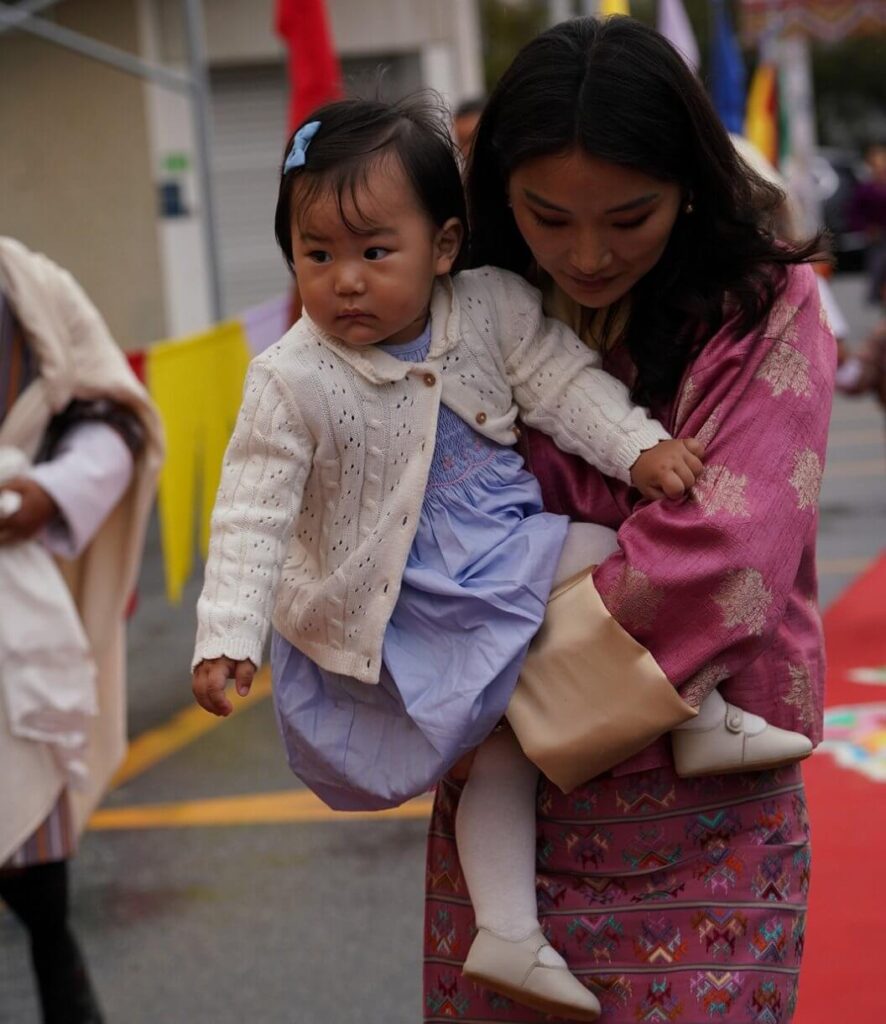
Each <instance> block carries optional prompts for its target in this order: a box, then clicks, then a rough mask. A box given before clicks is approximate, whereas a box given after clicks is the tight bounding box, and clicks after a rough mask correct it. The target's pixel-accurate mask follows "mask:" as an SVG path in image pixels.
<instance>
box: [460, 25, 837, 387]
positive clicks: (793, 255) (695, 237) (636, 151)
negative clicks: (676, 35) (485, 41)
mask: <svg viewBox="0 0 886 1024" xmlns="http://www.w3.org/2000/svg"><path fill="white" fill-rule="evenodd" d="M576 148H577V149H580V150H582V151H584V152H585V153H587V154H589V155H590V156H594V157H597V158H599V159H602V160H606V161H609V162H611V163H615V164H620V165H622V166H625V167H631V168H634V169H636V170H639V171H642V172H643V173H645V174H648V175H650V176H651V177H653V178H657V179H659V180H661V181H667V182H674V183H676V184H677V185H679V186H680V188H681V189H682V191H683V195H684V197H685V199H686V200H690V199H691V202H692V206H693V208H694V212H693V213H692V214H691V215H688V216H687V215H686V214H685V213H684V214H681V215H680V216H679V217H678V218H677V221H676V223H675V225H674V228H673V231H672V232H671V236H670V239H669V241H668V245H667V248H666V250H665V252H664V254H663V255H662V257H661V259H660V260H659V261H658V263H657V264H656V266H655V267H653V269H652V270H651V271H650V272H649V273H648V274H647V275H646V276H645V277H644V278H643V279H642V280H641V281H640V282H638V284H637V285H636V286H635V288H634V298H635V301H634V302H633V303H632V307H631V319H630V323H629V327H628V331H627V336H626V338H625V344H626V346H627V349H628V351H629V352H630V355H631V357H632V360H633V362H634V364H635V366H636V368H637V379H636V383H635V386H634V389H633V396H634V399H635V400H636V401H639V402H641V403H643V404H649V403H651V402H655V401H667V400H668V399H670V398H672V397H673V396H674V394H675V393H676V391H677V388H678V386H679V383H680V380H681V378H682V374H683V372H684V370H685V368H686V366H687V365H688V364H689V362H690V360H691V359H692V358H693V357H694V355H695V354H696V353H697V352H698V350H699V349H700V348H701V347H703V345H704V343H705V342H706V341H707V340H709V339H710V338H711V337H712V336H713V334H714V333H715V331H716V330H717V329H718V328H719V327H720V326H721V325H722V323H723V319H724V308H725V305H724V302H725V299H726V297H727V295H728V296H729V298H730V300H731V304H732V308H733V309H734V310H736V311H737V314H738V319H739V325H740V327H741V328H742V329H743V330H745V331H747V330H751V329H752V328H753V327H755V326H756V325H757V324H759V323H760V322H761V320H762V319H763V318H764V317H765V316H766V315H767V314H768V313H769V311H770V309H771V308H772V305H773V303H774V301H775V299H776V297H777V296H778V294H779V291H780V289H781V287H782V283H783V281H784V279H785V266H786V265H788V264H793V263H801V262H806V261H808V260H811V259H814V258H816V257H817V256H818V255H819V253H820V239H819V238H813V239H812V240H810V241H808V242H806V243H804V244H798V245H793V244H790V243H789V242H787V241H784V240H777V239H775V238H774V237H773V236H772V234H771V233H770V231H769V230H768V225H769V224H770V223H771V220H772V214H773V211H774V210H775V209H776V208H777V207H778V205H779V204H780V203H781V202H783V200H784V196H783V195H782V193H781V192H780V191H779V190H778V189H777V188H775V187H774V186H773V185H770V184H769V183H768V182H766V181H764V180H763V179H762V178H760V177H759V176H758V175H756V174H754V173H753V172H752V171H751V170H750V168H749V167H748V166H747V165H746V164H745V163H744V162H743V161H741V160H740V159H739V157H738V155H737V154H736V151H735V149H734V147H733V145H732V142H731V141H730V139H729V137H728V135H727V134H726V130H725V129H724V127H723V125H722V123H721V121H720V119H719V118H718V117H717V114H716V112H715V111H714V108H713V106H712V104H711V102H710V100H709V99H708V96H707V94H706V93H705V91H704V88H703V87H702V85H701V83H700V82H699V81H698V79H697V78H696V77H695V75H694V74H693V73H692V71H690V70H689V68H688V67H687V65H686V63H685V61H684V60H683V59H682V57H681V56H680V54H679V53H678V52H677V50H676V49H674V47H673V46H672V45H671V44H670V43H669V42H668V41H667V40H666V39H665V38H664V36H662V35H660V34H659V33H658V32H656V31H655V30H654V29H651V28H648V27H647V26H645V25H643V24H641V23H640V22H638V21H635V20H634V19H632V18H618V17H616V18H609V19H606V20H602V21H601V20H597V19H595V18H576V19H574V20H571V21H566V22H563V23H562V24H560V25H557V26H555V27H554V28H551V29H549V30H548V31H547V32H544V33H543V34H542V35H540V36H538V37H537V38H536V39H534V40H533V41H532V42H530V43H528V44H527V45H526V46H525V47H524V48H523V49H522V50H521V51H520V52H519V53H518V54H517V56H516V57H515V58H514V61H513V63H512V64H511V66H510V67H509V68H508V70H507V71H506V72H505V73H504V75H503V76H502V77H501V79H500V80H499V82H498V85H496V87H495V89H494V90H493V92H492V95H491V96H490V97H489V100H488V102H487V104H486V108H485V110H484V113H483V116H482V117H481V119H480V124H479V126H478V128H477V132H476V135H475V137H474V148H473V151H472V156H471V160H470V164H469V168H468V177H467V194H468V207H469V210H470V219H471V237H472V243H473V246H472V253H471V263H472V265H473V266H479V265H483V264H487V263H491V264H494V265H495V266H498V267H504V268H506V269H509V270H514V271H516V272H517V273H520V274H524V275H526V274H529V275H531V273H532V268H533V260H532V253H531V252H530V250H529V247H528V246H527V245H526V242H525V241H524V240H523V236H522V235H521V234H520V232H519V230H518V228H517V225H516V222H515V221H514V217H513V213H512V211H511V210H510V208H509V206H508V196H507V183H508V179H509V178H510V176H511V174H513V172H514V171H515V170H516V169H517V168H518V167H519V166H520V165H521V164H522V163H524V162H525V161H527V160H531V159H533V158H536V157H541V156H548V155H553V154H558V153H565V152H568V151H569V150H572V149H576Z"/></svg>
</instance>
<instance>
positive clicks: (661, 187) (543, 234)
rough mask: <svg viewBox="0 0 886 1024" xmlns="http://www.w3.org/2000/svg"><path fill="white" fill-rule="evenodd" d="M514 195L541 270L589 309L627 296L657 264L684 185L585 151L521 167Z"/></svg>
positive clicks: (511, 195)
mask: <svg viewBox="0 0 886 1024" xmlns="http://www.w3.org/2000/svg"><path fill="white" fill-rule="evenodd" d="M508 198H509V199H510V202H511V205H512V207H513V211H514V218H515V220H516V221H517V227H518V228H519V229H520V234H522V235H523V238H524V239H525V240H526V244H527V245H528V246H529V248H530V249H531V250H532V254H533V256H534V257H535V259H536V262H537V263H538V265H539V266H540V267H541V268H542V269H543V270H546V271H547V272H548V274H550V276H551V277H552V278H553V279H554V281H555V282H556V283H557V284H558V285H559V286H560V288H561V289H562V290H563V291H564V292H566V294H567V295H568V296H569V297H570V298H572V299H574V300H575V301H576V302H578V303H579V304H580V305H582V306H586V307H589V308H591V309H602V308H604V307H606V306H609V305H611V304H612V303H613V302H615V301H617V300H618V299H620V298H621V297H622V296H624V295H627V293H628V292H629V291H630V290H631V289H632V288H633V287H634V285H635V284H636V283H637V282H638V281H639V280H640V278H641V277H643V275H644V274H646V273H648V272H649V271H650V270H651V269H652V268H653V267H654V266H655V264H656V263H657V262H658V260H659V259H660V257H661V254H662V253H663V252H664V250H665V246H666V245H667V242H668V238H670V235H671V230H672V228H673V226H674V222H675V221H676V219H677V216H678V215H679V214H680V207H681V204H682V201H683V200H682V195H681V190H680V187H679V186H678V185H675V184H673V183H669V182H663V181H659V180H658V179H656V178H651V177H650V176H649V175H648V174H643V173H642V172H641V171H635V170H631V169H630V168H628V167H621V166H619V165H618V164H613V163H609V162H608V161H606V160H600V159H598V158H597V157H593V156H588V154H587V153H585V152H583V151H582V150H579V149H573V150H570V151H569V152H567V153H558V154H555V155H553V156H540V157H535V158H534V159H532V160H527V161H526V162H525V163H523V164H521V165H520V166H519V167H518V168H517V169H516V170H515V171H514V173H513V174H512V175H511V178H510V181H509V182H508Z"/></svg>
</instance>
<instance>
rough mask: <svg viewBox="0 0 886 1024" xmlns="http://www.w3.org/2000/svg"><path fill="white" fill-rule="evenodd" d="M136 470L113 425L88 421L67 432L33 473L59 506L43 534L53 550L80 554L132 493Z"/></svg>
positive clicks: (32, 470)
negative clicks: (128, 493)
mask: <svg viewBox="0 0 886 1024" xmlns="http://www.w3.org/2000/svg"><path fill="white" fill-rule="evenodd" d="M132 471H133V457H132V452H131V451H130V449H129V447H128V446H127V445H126V444H125V442H124V441H123V439H122V438H121V436H120V434H119V433H118V431H117V430H115V429H114V428H113V427H110V426H108V424H106V423H100V422H97V421H84V422H81V423H78V424H76V425H74V426H73V427H71V428H70V429H69V430H68V431H67V432H66V433H65V434H63V435H62V437H61V438H60V439H59V441H58V442H57V444H56V446H55V448H54V450H53V453H52V457H51V458H50V459H49V460H48V461H46V462H40V463H38V464H37V465H36V466H33V467H32V468H31V469H30V470H29V472H28V474H27V475H28V477H29V478H30V479H31V480H33V481H34V482H35V483H37V484H39V485H40V487H42V488H43V490H44V491H46V493H47V494H48V495H49V496H50V497H51V498H52V500H53V501H54V502H55V504H56V506H57V507H58V516H57V517H56V518H55V519H54V520H52V521H51V522H50V523H49V524H48V525H47V527H46V529H45V531H44V534H43V540H44V542H45V543H46V546H47V547H48V548H49V549H50V551H52V552H53V553H54V554H56V555H61V556H62V557H63V558H77V557H78V555H80V554H81V552H83V551H84V550H85V549H86V547H87V546H88V544H89V542H90V541H91V540H92V538H93V537H94V536H95V534H96V533H98V530H99V528H100V527H101V525H102V523H103V522H104V521H105V519H106V518H107V517H108V516H109V515H110V514H111V512H112V511H113V509H114V508H115V506H116V505H117V502H118V501H119V500H120V499H121V498H122V497H123V495H124V494H125V493H126V489H127V487H129V483H130V481H131V480H132Z"/></svg>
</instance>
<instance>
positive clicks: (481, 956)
mask: <svg viewBox="0 0 886 1024" xmlns="http://www.w3.org/2000/svg"><path fill="white" fill-rule="evenodd" d="M548 945H549V943H548V940H547V939H546V938H545V937H544V935H543V934H542V933H541V930H538V931H535V932H532V934H531V935H529V936H528V938H525V939H520V940H517V941H509V940H508V939H503V938H500V937H499V936H498V935H495V934H493V933H492V932H490V931H487V930H486V929H485V928H481V929H480V930H479V931H478V932H477V936H476V938H475V939H474V941H473V943H472V944H471V948H470V950H469V951H468V956H467V959H466V960H465V965H464V974H465V977H467V978H471V979H473V980H474V981H477V982H479V983H480V984H481V985H484V986H485V987H486V988H491V989H493V990H494V991H495V992H500V993H501V994H502V995H505V996H508V997H510V998H511V999H513V1000H515V1001H516V1002H518V1003H522V1004H523V1005H524V1006H531V1007H532V1008H533V1009H535V1010H541V1011H542V1012H544V1013H550V1014H553V1015H554V1016H556V1017H565V1018H567V1019H568V1020H571V1021H593V1020H597V1018H598V1017H599V1016H600V1012H601V1011H600V1004H599V1003H598V1002H597V998H596V996H594V994H593V993H592V992H589V991H588V990H587V989H586V988H585V987H584V985H582V983H581V982H580V981H579V980H578V978H576V977H575V975H574V974H573V973H572V972H571V971H570V970H569V968H568V967H567V966H566V965H565V964H563V965H558V966H548V965H547V964H544V963H542V962H541V961H540V960H539V956H538V954H539V952H540V950H542V949H543V948H544V947H545V946H548ZM558 959H559V958H558Z"/></svg>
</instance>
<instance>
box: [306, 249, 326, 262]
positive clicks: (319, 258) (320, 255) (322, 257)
mask: <svg viewBox="0 0 886 1024" xmlns="http://www.w3.org/2000/svg"><path fill="white" fill-rule="evenodd" d="M308 259H309V260H311V261H313V262H314V263H328V262H329V261H330V260H331V259H332V256H330V254H329V253H328V252H324V251H323V250H322V249H314V250H313V251H312V252H309V253H308Z"/></svg>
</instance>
